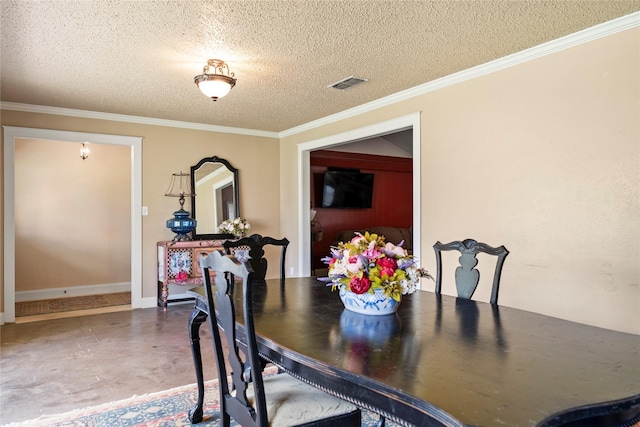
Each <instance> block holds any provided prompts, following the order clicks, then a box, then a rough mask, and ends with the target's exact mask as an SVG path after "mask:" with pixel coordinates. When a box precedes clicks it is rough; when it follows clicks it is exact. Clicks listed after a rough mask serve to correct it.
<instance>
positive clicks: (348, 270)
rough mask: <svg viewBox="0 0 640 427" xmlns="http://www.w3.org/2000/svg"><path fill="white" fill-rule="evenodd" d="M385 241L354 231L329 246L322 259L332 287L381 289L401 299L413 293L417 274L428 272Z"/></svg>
mask: <svg viewBox="0 0 640 427" xmlns="http://www.w3.org/2000/svg"><path fill="white" fill-rule="evenodd" d="M403 243H404V242H400V244H398V245H394V244H393V243H389V242H386V243H385V238H384V236H378V235H377V234H369V232H366V233H365V234H364V235H363V234H360V233H356V236H355V237H354V238H353V239H351V241H350V242H347V243H344V242H340V243H339V244H338V246H337V247H332V248H331V256H329V257H325V258H323V259H322V260H323V261H324V262H325V263H326V264H328V265H329V273H328V276H329V277H328V278H326V279H324V280H325V281H330V282H331V283H330V284H329V285H327V286H331V287H332V288H331V289H332V290H335V289H336V288H338V289H346V290H349V291H351V292H353V293H355V294H364V293H365V292H369V293H373V292H374V290H375V289H382V290H383V291H384V294H385V296H387V297H389V298H393V299H394V300H396V301H400V299H401V298H402V295H407V294H412V293H413V292H415V290H416V285H417V284H418V282H419V278H420V277H429V278H432V277H431V275H430V274H429V273H428V272H427V271H426V270H424V269H422V268H418V267H417V266H416V259H415V258H414V257H413V256H411V255H408V254H407V250H406V249H404V248H403V247H402V244H403Z"/></svg>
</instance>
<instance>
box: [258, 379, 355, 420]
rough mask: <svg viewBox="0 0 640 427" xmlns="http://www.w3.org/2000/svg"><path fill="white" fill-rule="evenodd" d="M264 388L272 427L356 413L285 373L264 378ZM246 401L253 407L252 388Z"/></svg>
mask: <svg viewBox="0 0 640 427" xmlns="http://www.w3.org/2000/svg"><path fill="white" fill-rule="evenodd" d="M264 388H265V395H266V400H267V414H268V417H269V425H270V426H278V427H281V426H282V427H287V426H295V425H299V424H303V423H305V422H309V421H313V420H319V419H323V418H327V417H332V416H336V415H341V414H346V413H349V412H351V411H354V410H356V409H357V407H356V406H355V405H353V404H351V403H349V402H347V401H344V400H342V399H339V398H337V397H333V396H331V395H330V394H328V393H325V392H323V391H322V390H319V389H317V388H315V387H313V386H310V385H309V384H306V383H304V382H302V381H300V380H298V379H296V378H294V377H292V376H291V375H288V374H284V373H282V374H277V375H270V376H266V377H264ZM247 397H248V398H249V401H250V402H251V404H252V405H253V404H254V402H253V387H251V386H250V387H249V388H248V389H247Z"/></svg>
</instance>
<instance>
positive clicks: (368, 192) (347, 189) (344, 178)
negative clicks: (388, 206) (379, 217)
mask: <svg viewBox="0 0 640 427" xmlns="http://www.w3.org/2000/svg"><path fill="white" fill-rule="evenodd" d="M372 198H373V174H372V173H361V172H360V171H357V170H331V169H329V170H326V171H325V172H324V177H323V185H322V207H323V208H345V209H346V208H356V209H362V208H370V207H371V200H372Z"/></svg>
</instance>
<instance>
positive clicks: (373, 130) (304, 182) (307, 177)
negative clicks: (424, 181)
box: [298, 112, 421, 276]
mask: <svg viewBox="0 0 640 427" xmlns="http://www.w3.org/2000/svg"><path fill="white" fill-rule="evenodd" d="M407 129H412V131H413V135H412V136H413V255H414V256H415V257H416V258H418V259H420V235H421V233H420V229H421V227H420V218H421V211H420V112H416V113H412V114H407V115H406V116H401V117H397V118H395V119H391V120H387V121H384V122H381V123H376V124H373V125H370V126H365V127H361V128H358V129H354V130H350V131H347V132H343V133H339V134H336V135H331V136H327V137H324V138H320V139H315V140H312V141H307V142H303V143H301V144H298V182H299V183H300V186H299V187H298V202H299V203H298V218H300V222H299V223H298V244H299V245H300V246H299V247H300V248H301V255H302V256H301V257H300V259H298V271H300V272H301V275H302V276H309V275H310V274H311V256H310V251H311V217H310V214H311V212H310V209H309V206H311V194H310V188H311V166H310V155H309V153H310V152H311V151H315V150H321V149H328V148H330V147H335V146H338V145H343V144H348V143H350V142H356V141H360V140H363V139H370V138H374V137H376V136H382V135H387V134H390V133H394V132H399V131H402V130H407Z"/></svg>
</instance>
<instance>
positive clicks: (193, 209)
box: [190, 156, 240, 240]
mask: <svg viewBox="0 0 640 427" xmlns="http://www.w3.org/2000/svg"><path fill="white" fill-rule="evenodd" d="M209 162H210V163H221V164H223V165H224V166H225V167H226V168H227V169H228V170H229V171H230V172H231V173H232V174H233V198H234V199H235V201H236V218H240V191H239V188H238V169H236V168H234V167H233V166H231V163H229V162H228V161H227V160H225V159H221V158H220V157H218V156H213V157H205V158H204V159H202V160H200V161H199V162H198V163H197V164H196V165H194V166H191V171H190V172H191V177H190V178H191V188H192V189H193V191H194V192H195V190H196V182H195V181H196V179H195V172H196V170H198V168H200V166H202V165H204V164H205V163H209ZM197 197H198V194H197V193H196V195H195V196H194V197H191V218H193V219H195V220H196V221H197V220H198V218H197V217H196V199H197ZM191 234H192V238H193V240H217V239H229V238H233V237H234V236H233V235H231V234H216V233H213V234H212V233H204V234H200V233H198V226H197V225H196V228H194V229H193V231H192V232H191Z"/></svg>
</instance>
